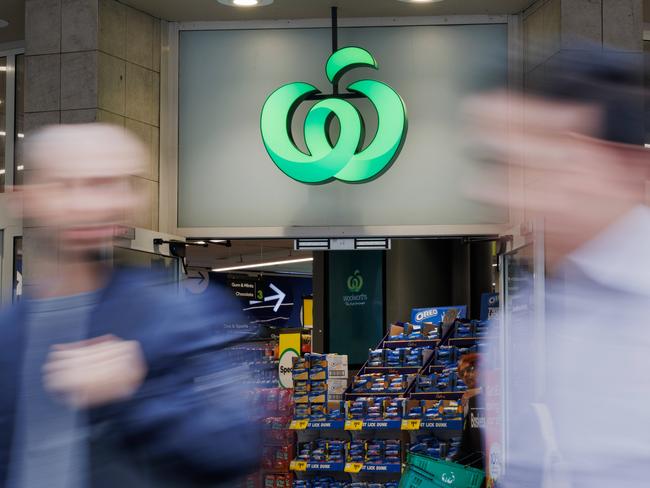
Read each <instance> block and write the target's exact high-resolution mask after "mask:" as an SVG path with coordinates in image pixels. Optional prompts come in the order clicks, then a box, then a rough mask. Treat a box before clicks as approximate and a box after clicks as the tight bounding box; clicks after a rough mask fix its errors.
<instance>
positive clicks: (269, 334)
mask: <svg viewBox="0 0 650 488" xmlns="http://www.w3.org/2000/svg"><path fill="white" fill-rule="evenodd" d="M296 247H297V246H296V243H294V241H290V240H246V241H228V240H220V239H212V240H211V239H197V240H193V241H191V242H190V243H189V245H188V246H187V256H186V267H187V273H188V275H187V277H188V278H189V280H186V282H187V283H188V285H187V289H188V290H190V292H192V293H211V290H212V289H213V287H220V288H222V289H223V288H226V289H227V290H229V293H230V295H231V297H232V298H233V299H234V301H232V302H230V306H232V304H235V306H237V307H239V308H240V311H241V312H242V317H243V318H244V320H243V321H242V323H241V324H238V325H237V327H239V328H240V330H242V331H246V332H248V333H249V334H250V335H249V339H247V340H246V341H244V343H242V344H241V345H240V346H238V347H239V348H242V349H244V350H246V352H247V353H248V354H249V357H250V353H251V352H253V356H254V357H255V358H256V362H258V363H259V362H263V361H265V362H267V363H268V364H269V368H268V369H267V370H266V372H265V373H262V377H260V378H259V379H258V383H257V386H258V387H260V388H262V389H264V390H266V391H272V390H275V389H276V388H278V387H279V388H280V389H279V390H277V391H279V392H282V393H278V394H273V395H274V396H273V398H277V399H279V400H278V401H279V403H278V405H277V411H274V412H273V413H272V414H270V416H271V417H272V418H278V416H279V418H284V423H285V424H286V425H284V424H283V425H284V427H285V429H286V434H279V433H278V434H277V435H278V436H279V438H282V439H284V440H283V442H284V443H283V445H282V446H278V445H277V442H276V443H275V444H274V445H273V446H269V447H268V448H266V449H265V450H264V453H263V458H264V460H263V470H262V472H261V473H257V474H255V475H254V476H256V477H257V478H256V479H258V481H259V482H261V483H262V486H277V483H278V482H279V481H282V482H286V481H289V482H290V483H294V484H293V486H298V487H300V486H311V485H310V484H308V482H313V481H314V480H324V479H327V480H329V481H327V483H329V484H326V485H323V486H330V487H331V486H343V485H337V484H336V483H338V482H340V483H344V482H350V481H354V482H358V483H362V484H359V485H358V486H382V487H384V488H385V487H388V488H390V487H396V486H397V483H398V482H399V480H400V477H401V473H402V464H403V463H404V462H406V460H407V456H409V455H411V456H412V457H413V456H417V455H419V454H423V455H426V456H428V457H429V458H434V459H438V460H440V461H444V460H454V461H458V462H461V463H464V464H466V465H470V466H473V467H474V468H479V469H478V470H477V471H475V472H473V473H474V474H475V475H476V477H477V479H479V478H481V477H482V476H483V475H482V474H481V470H482V469H483V468H484V459H485V457H486V453H485V452H484V449H483V447H479V446H478V445H476V444H475V445H473V446H471V445H470V446H469V447H468V446H466V445H463V444H462V442H461V439H462V437H463V426H464V425H465V422H464V421H465V420H466V419H467V418H470V417H468V415H470V416H472V417H471V418H472V419H474V421H473V422H474V423H473V425H476V426H478V425H480V424H481V423H482V422H484V419H485V416H484V412H483V410H482V409H479V408H477V403H476V401H475V400H472V401H471V402H470V399H472V398H473V396H474V395H477V394H479V392H480V391H481V388H482V387H483V385H482V384H480V383H479V381H478V380H477V379H476V377H477V376H478V374H477V373H476V374H475V373H474V371H475V369H476V368H477V362H478V359H477V358H478V357H479V356H480V355H481V354H482V353H483V351H482V350H481V348H482V347H483V346H484V345H485V337H486V335H487V333H488V328H489V325H488V320H487V319H488V318H489V317H490V316H492V315H494V314H495V313H496V310H497V306H498V288H499V286H498V283H499V261H498V256H497V251H498V249H499V245H498V239H497V238H495V237H493V236H474V237H453V238H428V239H427V238H422V239H415V238H412V239H393V240H392V241H390V244H389V246H388V249H384V250H341V251H324V250H311V251H298V250H296ZM198 279H201V280H202V281H201V283H204V281H203V280H207V282H208V283H207V284H205V289H202V287H199V288H197V286H196V283H197V280H198ZM215 296H216V295H215ZM470 370H471V372H472V374H468V371H470ZM282 402H285V404H282ZM281 423H282V422H281ZM276 440H277V439H276ZM467 449H469V451H467ZM472 450H473V451H472ZM465 451H467V452H465ZM470 451H471V452H470ZM461 458H462V459H461ZM409 476H416V475H414V474H410V475H409ZM274 483H275V484H274ZM301 483H302V484H301ZM363 483H376V484H372V485H364V484H363ZM479 485H480V482H479ZM289 486H291V485H289ZM319 486H320V485H319ZM355 486H357V485H355ZM477 486H478V485H477Z"/></svg>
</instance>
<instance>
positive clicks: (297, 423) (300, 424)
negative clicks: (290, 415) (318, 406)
mask: <svg viewBox="0 0 650 488" xmlns="http://www.w3.org/2000/svg"><path fill="white" fill-rule="evenodd" d="M307 425H309V420H308V419H305V420H292V421H291V424H289V429H291V430H305V429H306V428H307Z"/></svg>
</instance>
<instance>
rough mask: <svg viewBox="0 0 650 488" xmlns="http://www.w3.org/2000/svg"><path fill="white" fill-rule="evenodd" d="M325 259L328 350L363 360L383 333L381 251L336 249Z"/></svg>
mask: <svg viewBox="0 0 650 488" xmlns="http://www.w3.org/2000/svg"><path fill="white" fill-rule="evenodd" d="M328 259H329V264H328V312H329V314H328V317H329V329H328V330H329V334H328V346H329V348H328V350H329V351H330V352H336V353H339V354H347V355H348V356H349V362H350V364H363V363H364V362H365V361H366V359H367V357H368V349H369V348H371V347H374V346H375V345H377V343H378V342H379V341H380V340H381V339H382V337H383V334H384V253H383V251H337V252H331V253H329V256H328Z"/></svg>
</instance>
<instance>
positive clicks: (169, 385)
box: [0, 271, 261, 488]
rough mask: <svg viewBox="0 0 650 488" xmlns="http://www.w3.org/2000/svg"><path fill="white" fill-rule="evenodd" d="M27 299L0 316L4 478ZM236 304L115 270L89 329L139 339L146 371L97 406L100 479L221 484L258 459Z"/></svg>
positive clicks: (98, 484) (93, 444)
mask: <svg viewBox="0 0 650 488" xmlns="http://www.w3.org/2000/svg"><path fill="white" fill-rule="evenodd" d="M219 293H221V294H222V296H221V297H219V296H215V295H214V293H212V294H211V295H210V297H211V301H212V302H213V303H220V304H223V303H224V302H225V301H227V300H229V299H231V298H230V295H229V294H227V293H226V291H225V290H221V291H219ZM28 303H29V302H28V301H23V302H22V303H21V304H20V305H18V306H15V307H13V308H10V309H8V310H6V311H5V312H4V313H3V315H2V316H1V317H0V351H1V352H0V392H2V393H1V394H0V487H3V486H5V484H6V477H7V468H8V466H9V463H10V457H11V445H12V438H13V429H14V420H15V415H16V400H17V397H18V389H19V388H20V374H19V372H20V371H21V362H22V354H23V348H24V337H23V331H24V329H25V319H26V316H27V307H28ZM238 311H239V307H238V306H237V305H236V304H234V303H233V306H232V307H221V309H220V310H216V309H215V307H210V306H209V305H208V304H207V301H206V300H200V299H198V298H196V297H183V296H181V295H180V294H179V293H177V292H176V290H175V287H170V286H169V285H162V284H160V283H158V284H157V283H156V277H155V275H153V274H152V273H145V272H142V271H118V272H115V274H114V276H113V278H112V280H111V283H110V284H109V285H108V286H107V288H106V289H105V290H104V291H103V296H102V299H101V300H100V301H99V305H97V307H96V309H95V310H94V312H93V313H92V316H91V321H90V323H91V326H90V333H89V337H98V336H101V335H105V334H113V335H115V336H117V337H120V338H122V339H127V340H137V341H138V342H139V343H140V345H141V347H142V350H143V353H144V355H145V358H146V362H147V366H148V373H147V377H146V380H145V382H144V384H143V385H142V387H141V388H140V390H139V391H138V392H137V394H136V395H135V396H134V397H133V398H131V399H129V400H128V401H125V402H120V403H116V404H112V405H108V406H105V407H101V408H97V409H93V410H91V411H90V412H89V418H90V420H89V422H90V424H91V425H90V426H89V431H90V442H89V452H90V471H91V473H90V477H89V479H90V486H91V487H92V488H103V487H106V488H109V487H110V488H115V487H119V486H123V487H125V488H126V487H130V486H138V487H160V486H183V487H187V486H194V484H197V485H201V486H203V485H206V484H207V485H213V484H215V483H216V482H219V483H221V482H223V481H225V480H228V479H231V478H232V477H234V476H237V475H240V474H243V473H245V472H247V471H251V470H253V469H254V468H255V467H256V464H257V462H258V458H259V456H260V450H261V449H260V442H261V441H260V430H259V424H258V423H256V422H254V421H253V420H252V417H253V416H255V414H256V412H255V411H254V408H253V406H252V403H251V402H249V401H247V400H246V399H247V398H248V397H250V395H247V393H249V392H248V391H247V387H246V385H245V384H244V382H243V381H241V380H242V376H241V375H242V372H241V368H240V369H238V370H233V369H232V365H231V364H230V359H231V358H230V356H228V353H227V351H225V348H226V347H227V346H229V345H232V344H233V343H234V342H236V341H237V340H239V339H240V337H238V336H237V335H236V334H235V333H234V332H232V331H228V330H227V329H225V328H224V327H223V325H224V324H226V323H233V322H235V321H236V320H237V315H238V313H237V312H238ZM235 371H236V373H235ZM235 374H237V375H238V376H236V377H234V376H232V375H235ZM244 374H245V373H244ZM231 376H232V378H231V379H234V380H235V381H230V382H229V381H227V380H228V378H229V377H231ZM197 385H198V386H197Z"/></svg>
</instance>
